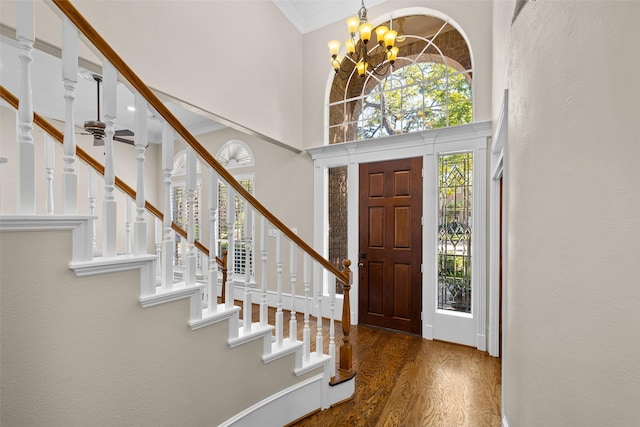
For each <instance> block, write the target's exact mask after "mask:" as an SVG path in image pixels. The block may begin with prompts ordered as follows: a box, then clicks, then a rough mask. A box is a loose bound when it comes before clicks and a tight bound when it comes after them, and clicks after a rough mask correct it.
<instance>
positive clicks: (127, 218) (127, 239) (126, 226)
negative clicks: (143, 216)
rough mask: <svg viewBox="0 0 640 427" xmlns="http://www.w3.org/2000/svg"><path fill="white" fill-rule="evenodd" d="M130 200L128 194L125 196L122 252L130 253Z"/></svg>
mask: <svg viewBox="0 0 640 427" xmlns="http://www.w3.org/2000/svg"><path fill="white" fill-rule="evenodd" d="M132 203H133V202H132V201H131V199H130V198H129V196H125V202H124V204H125V211H126V212H125V217H124V236H125V238H124V243H125V244H124V253H125V254H130V253H131V205H132Z"/></svg>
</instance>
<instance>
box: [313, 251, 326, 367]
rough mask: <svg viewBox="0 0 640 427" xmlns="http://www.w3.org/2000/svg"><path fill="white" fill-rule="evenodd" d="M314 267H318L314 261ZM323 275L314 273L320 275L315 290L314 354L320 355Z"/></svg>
mask: <svg viewBox="0 0 640 427" xmlns="http://www.w3.org/2000/svg"><path fill="white" fill-rule="evenodd" d="M314 268H318V264H317V263H314ZM323 276H324V275H323V274H320V275H319V276H318V275H317V274H316V275H314V277H320V278H321V279H320V281H319V282H318V283H316V285H315V287H316V289H315V292H316V308H317V310H318V312H317V314H316V355H317V356H318V357H319V356H322V354H323V353H322V352H323V351H324V337H323V334H322V294H323V287H324V286H323V284H324V281H323V280H322V277H323Z"/></svg>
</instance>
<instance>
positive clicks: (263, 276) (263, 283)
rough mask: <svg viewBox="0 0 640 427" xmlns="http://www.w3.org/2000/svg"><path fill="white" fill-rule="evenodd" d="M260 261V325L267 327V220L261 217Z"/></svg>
mask: <svg viewBox="0 0 640 427" xmlns="http://www.w3.org/2000/svg"><path fill="white" fill-rule="evenodd" d="M260 260H261V261H262V270H261V272H260V291H261V298H260V325H261V326H266V325H267V323H268V322H269V306H268V304H267V273H268V271H267V220H266V219H265V217H263V216H261V217H260Z"/></svg>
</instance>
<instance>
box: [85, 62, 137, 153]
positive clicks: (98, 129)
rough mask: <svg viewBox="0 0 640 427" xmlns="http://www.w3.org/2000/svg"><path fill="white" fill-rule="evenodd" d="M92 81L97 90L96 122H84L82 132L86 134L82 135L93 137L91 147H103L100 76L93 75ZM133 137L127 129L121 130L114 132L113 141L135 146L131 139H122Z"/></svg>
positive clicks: (103, 128) (103, 127)
mask: <svg viewBox="0 0 640 427" xmlns="http://www.w3.org/2000/svg"><path fill="white" fill-rule="evenodd" d="M93 79H94V80H95V81H96V87H97V90H98V95H97V97H96V104H97V111H98V118H97V120H87V121H86V122H84V130H85V131H86V132H87V133H85V134H84V135H93V145H104V136H105V132H104V130H105V124H104V122H102V121H100V82H102V76H100V75H98V74H94V75H93ZM133 135H134V134H133V132H132V131H130V130H129V129H121V130H117V131H115V134H114V135H113V140H114V141H119V142H124V143H125V144H129V145H135V142H134V141H133V140H132V139H128V138H123V137H124V136H133Z"/></svg>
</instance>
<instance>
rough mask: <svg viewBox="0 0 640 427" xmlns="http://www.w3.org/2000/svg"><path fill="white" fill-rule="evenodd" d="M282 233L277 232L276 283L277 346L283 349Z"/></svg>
mask: <svg viewBox="0 0 640 427" xmlns="http://www.w3.org/2000/svg"><path fill="white" fill-rule="evenodd" d="M281 238H282V232H281V231H280V230H276V283H277V285H278V286H277V292H278V295H277V297H278V303H277V306H276V345H277V346H278V347H282V340H283V335H284V325H283V323H284V314H283V313H282V241H281Z"/></svg>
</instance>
